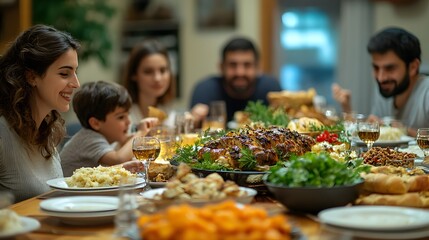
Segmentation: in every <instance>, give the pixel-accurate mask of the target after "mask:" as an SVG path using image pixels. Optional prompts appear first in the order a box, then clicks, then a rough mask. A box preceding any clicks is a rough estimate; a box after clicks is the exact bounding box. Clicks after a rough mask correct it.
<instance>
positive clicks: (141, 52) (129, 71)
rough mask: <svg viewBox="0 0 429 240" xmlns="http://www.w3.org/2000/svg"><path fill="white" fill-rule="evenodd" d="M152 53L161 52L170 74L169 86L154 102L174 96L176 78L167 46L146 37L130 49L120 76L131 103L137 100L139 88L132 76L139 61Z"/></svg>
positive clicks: (166, 100)
mask: <svg viewBox="0 0 429 240" xmlns="http://www.w3.org/2000/svg"><path fill="white" fill-rule="evenodd" d="M153 54H161V55H163V56H164V57H165V58H166V59H167V62H168V68H169V71H170V76H171V79H170V86H168V89H167V91H166V92H165V93H164V94H163V95H162V96H160V97H159V98H158V99H157V102H156V103H157V104H167V103H170V102H171V101H173V100H174V98H175V97H176V79H175V78H174V76H173V72H172V69H171V63H170V59H169V57H168V51H167V48H165V47H164V46H163V45H162V44H161V43H159V42H158V41H156V40H153V39H146V40H144V41H142V42H140V43H139V44H137V45H136V46H134V48H133V49H132V50H131V53H130V56H129V57H128V61H127V64H126V66H125V70H124V75H123V78H122V85H123V86H124V87H125V88H126V89H127V91H128V92H129V94H130V96H131V99H132V100H133V103H136V102H138V92H139V88H138V86H137V82H136V81H134V80H133V79H132V77H133V75H135V74H136V73H137V69H138V67H139V64H140V62H141V61H142V60H143V59H145V58H146V57H148V56H150V55H153Z"/></svg>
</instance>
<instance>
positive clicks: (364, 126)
mask: <svg viewBox="0 0 429 240" xmlns="http://www.w3.org/2000/svg"><path fill="white" fill-rule="evenodd" d="M357 130H358V136H359V138H360V140H362V141H363V142H364V143H366V146H367V148H368V151H369V150H370V149H371V148H372V145H373V144H374V142H375V141H377V139H378V138H379V137H380V125H379V124H378V122H366V121H362V122H358V125H357Z"/></svg>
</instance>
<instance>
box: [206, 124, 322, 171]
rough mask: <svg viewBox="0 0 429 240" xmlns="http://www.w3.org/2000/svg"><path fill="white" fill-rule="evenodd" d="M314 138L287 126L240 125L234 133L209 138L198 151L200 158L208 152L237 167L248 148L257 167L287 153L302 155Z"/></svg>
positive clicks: (273, 161)
mask: <svg viewBox="0 0 429 240" xmlns="http://www.w3.org/2000/svg"><path fill="white" fill-rule="evenodd" d="M315 143H316V142H315V140H314V139H313V138H311V137H309V136H307V135H301V134H299V133H298V132H296V131H291V130H289V129H287V128H281V127H269V128H262V127H259V128H251V127H248V128H242V129H240V130H239V131H238V132H234V131H230V132H228V133H226V134H225V135H224V136H222V137H220V138H218V139H215V140H212V141H209V142H207V143H206V144H204V146H202V148H201V149H200V150H199V151H198V157H199V158H200V159H202V158H203V157H204V155H206V154H209V156H210V159H212V160H213V161H217V162H220V163H222V164H226V165H228V166H230V167H232V168H234V169H238V168H239V166H240V163H239V159H240V158H242V157H243V152H242V150H243V149H249V150H250V152H251V153H252V155H253V157H254V158H255V160H256V162H257V165H258V166H266V165H274V164H276V163H277V162H278V161H279V160H287V159H288V158H289V156H291V155H292V154H294V155H303V154H304V153H305V152H308V151H311V146H313V145H314V144H315Z"/></svg>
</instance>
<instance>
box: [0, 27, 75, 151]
mask: <svg viewBox="0 0 429 240" xmlns="http://www.w3.org/2000/svg"><path fill="white" fill-rule="evenodd" d="M79 47H80V44H79V43H78V42H77V41H76V40H75V39H73V38H72V37H71V36H70V35H69V34H68V33H65V32H61V31H59V30H57V29H55V28H53V27H50V26H45V25H35V26H33V27H31V28H29V29H28V30H26V31H24V32H22V33H21V34H20V35H19V36H18V37H17V38H16V40H15V41H14V42H13V43H12V44H11V46H10V47H9V49H8V50H7V51H6V53H5V54H4V55H3V56H1V58H0V73H1V74H0V116H4V117H5V119H6V120H7V121H8V123H9V124H10V126H11V127H12V128H13V129H14V130H15V131H16V133H17V134H18V135H19V136H20V137H21V138H22V139H23V141H24V142H25V143H26V144H27V146H28V147H29V148H31V147H32V146H36V147H38V149H39V150H40V152H41V154H42V156H43V157H44V158H45V159H50V158H51V156H52V155H53V154H54V152H55V151H56V150H55V147H56V146H57V145H58V144H59V143H60V142H61V140H62V139H63V137H64V136H65V127H64V122H65V121H64V119H63V118H62V117H61V115H60V113H59V112H58V111H56V110H52V111H51V112H50V113H49V114H48V115H47V116H46V117H45V119H44V120H43V121H42V123H41V125H40V127H39V128H37V126H36V123H35V121H34V120H33V118H32V110H31V108H30V107H29V106H30V99H31V95H32V86H31V85H30V84H29V82H28V79H27V75H28V74H29V73H33V74H36V75H38V76H40V77H43V76H44V75H45V74H46V71H47V69H48V67H49V66H50V65H51V64H52V63H53V62H55V61H56V60H57V59H58V58H59V57H60V56H61V55H62V54H63V53H65V52H67V51H68V50H69V49H74V50H76V51H77V50H78V49H79Z"/></svg>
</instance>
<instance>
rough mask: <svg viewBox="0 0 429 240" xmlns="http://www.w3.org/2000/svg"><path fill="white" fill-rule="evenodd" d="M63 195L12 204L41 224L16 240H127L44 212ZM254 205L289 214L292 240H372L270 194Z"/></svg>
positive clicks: (109, 228)
mask: <svg viewBox="0 0 429 240" xmlns="http://www.w3.org/2000/svg"><path fill="white" fill-rule="evenodd" d="M61 196H70V193H64V192H61V191H58V190H53V191H51V192H48V193H45V194H42V195H39V196H36V197H33V198H30V199H27V200H24V201H22V202H18V203H15V204H13V205H11V206H10V207H9V208H10V209H12V210H13V211H15V212H16V213H18V214H19V215H21V216H27V217H31V218H34V219H37V220H38V221H39V222H40V224H41V227H40V228H39V229H37V230H34V231H32V232H29V233H25V234H21V235H18V236H15V237H14V239H18V240H28V239H41V240H42V239H43V240H49V239H59V240H66V239H70V240H73V239H103V240H108V239H123V238H118V237H116V236H115V225H114V223H113V221H112V222H109V223H106V224H102V225H91V226H82V225H68V224H65V223H63V222H61V220H60V219H58V218H56V217H53V216H49V215H47V214H45V213H44V212H43V211H41V210H40V202H41V201H43V200H45V199H51V198H55V197H61ZM251 205H252V206H255V207H261V208H264V209H266V210H267V212H268V213H269V214H285V215H286V217H287V219H288V221H289V222H290V224H291V225H292V226H293V227H294V231H293V232H294V234H293V238H292V239H296V240H313V239H314V240H316V239H317V240H325V239H345V240H349V239H371V238H361V237H359V236H354V235H353V234H352V233H351V232H349V231H342V230H341V229H336V228H333V227H330V226H326V225H324V224H321V223H320V222H319V221H318V219H317V216H316V215H311V214H303V213H293V212H289V211H288V210H287V209H286V208H285V207H284V206H283V205H281V204H280V203H279V202H277V201H275V200H274V199H273V198H272V197H271V196H269V195H261V196H260V195H257V196H256V197H255V199H254V200H253V202H252V203H251Z"/></svg>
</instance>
